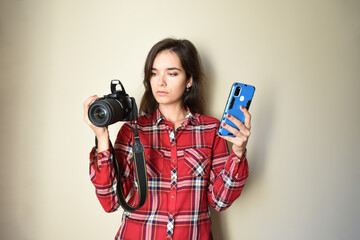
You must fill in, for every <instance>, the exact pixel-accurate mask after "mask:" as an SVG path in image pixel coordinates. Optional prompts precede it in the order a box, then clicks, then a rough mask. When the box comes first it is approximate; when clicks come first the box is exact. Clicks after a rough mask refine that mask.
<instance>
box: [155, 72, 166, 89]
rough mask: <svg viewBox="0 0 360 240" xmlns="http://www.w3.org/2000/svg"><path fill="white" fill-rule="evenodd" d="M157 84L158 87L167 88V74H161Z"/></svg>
mask: <svg viewBox="0 0 360 240" xmlns="http://www.w3.org/2000/svg"><path fill="white" fill-rule="evenodd" d="M157 84H158V86H160V87H164V86H166V78H165V74H162V73H159V77H158V81H157Z"/></svg>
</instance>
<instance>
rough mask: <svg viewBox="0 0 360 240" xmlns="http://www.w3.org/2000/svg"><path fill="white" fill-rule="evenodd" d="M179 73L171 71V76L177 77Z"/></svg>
mask: <svg viewBox="0 0 360 240" xmlns="http://www.w3.org/2000/svg"><path fill="white" fill-rule="evenodd" d="M177 75H178V73H177V72H169V76H170V77H176V76H177Z"/></svg>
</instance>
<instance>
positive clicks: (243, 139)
mask: <svg viewBox="0 0 360 240" xmlns="http://www.w3.org/2000/svg"><path fill="white" fill-rule="evenodd" d="M240 110H241V111H242V112H243V113H244V116H245V121H244V123H242V122H241V121H239V120H238V119H236V118H235V117H234V116H231V115H228V116H227V118H228V119H229V120H230V121H231V122H233V123H234V124H235V125H236V126H237V127H238V129H239V130H237V129H236V128H233V127H231V126H229V125H226V124H224V125H223V127H224V128H225V129H227V130H228V131H229V132H231V133H233V134H234V135H235V137H229V136H219V135H216V138H215V141H214V146H213V163H212V170H211V173H210V185H209V191H208V192H209V195H208V201H209V203H210V204H211V205H212V206H213V207H214V208H215V210H217V211H221V210H224V209H226V208H228V207H229V206H230V205H231V204H232V203H233V202H234V201H235V199H236V198H238V197H239V196H240V194H241V191H242V189H243V188H244V185H245V181H246V178H247V177H248V174H249V169H248V164H247V159H246V145H247V142H248V140H249V137H250V128H251V115H250V113H249V112H248V110H247V109H246V108H244V107H243V106H241V107H240ZM224 139H225V140H227V141H229V142H231V143H232V144H233V145H232V150H231V154H230V156H229V157H227V158H226V156H225V155H224V154H223V152H228V149H227V144H226V142H225V141H224ZM224 145H226V146H224ZM224 148H226V150H224ZM224 162H225V164H224ZM224 165H225V166H224Z"/></svg>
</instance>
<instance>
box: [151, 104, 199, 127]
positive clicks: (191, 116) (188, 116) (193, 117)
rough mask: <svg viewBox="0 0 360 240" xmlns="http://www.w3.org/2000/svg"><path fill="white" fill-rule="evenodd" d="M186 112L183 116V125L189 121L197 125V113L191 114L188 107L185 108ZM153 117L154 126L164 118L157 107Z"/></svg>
mask: <svg viewBox="0 0 360 240" xmlns="http://www.w3.org/2000/svg"><path fill="white" fill-rule="evenodd" d="M186 110H187V114H186V116H185V121H184V123H185V125H187V124H189V123H193V124H194V125H199V114H197V113H195V114H193V113H192V112H191V111H190V109H189V108H187V109H186ZM153 118H154V120H155V123H156V126H159V125H160V123H161V122H162V120H165V118H164V116H163V115H162V114H161V112H160V110H159V109H158V108H157V109H156V111H155V112H154V114H153Z"/></svg>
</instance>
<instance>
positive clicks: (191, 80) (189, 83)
mask: <svg viewBox="0 0 360 240" xmlns="http://www.w3.org/2000/svg"><path fill="white" fill-rule="evenodd" d="M192 83H193V79H192V76H191V77H190V78H189V79H188V80H187V81H186V88H189V87H191V86H192Z"/></svg>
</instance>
